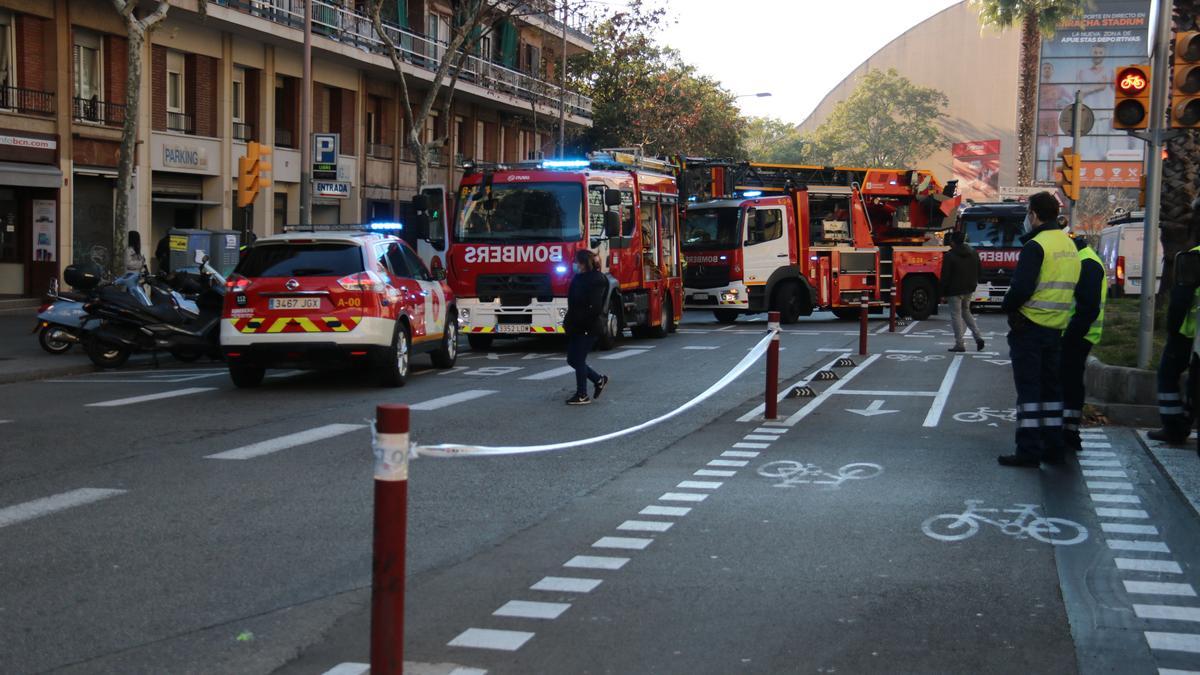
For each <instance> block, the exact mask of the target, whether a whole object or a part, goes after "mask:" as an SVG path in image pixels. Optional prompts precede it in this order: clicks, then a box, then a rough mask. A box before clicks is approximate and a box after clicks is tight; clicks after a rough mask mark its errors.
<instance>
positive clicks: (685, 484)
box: [675, 480, 724, 490]
mask: <svg viewBox="0 0 1200 675" xmlns="http://www.w3.org/2000/svg"><path fill="white" fill-rule="evenodd" d="M722 485H724V483H722V482H721V481H716V480H712V481H709V480H685V481H682V482H680V483H679V485H676V486H675V487H677V488H679V489H681V490H716V489H717V488H719V487H721V486H722Z"/></svg>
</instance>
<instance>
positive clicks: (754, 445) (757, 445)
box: [733, 443, 771, 450]
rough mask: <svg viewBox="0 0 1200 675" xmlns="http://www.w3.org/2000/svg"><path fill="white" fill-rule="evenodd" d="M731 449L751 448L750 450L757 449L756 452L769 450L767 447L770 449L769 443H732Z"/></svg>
mask: <svg viewBox="0 0 1200 675" xmlns="http://www.w3.org/2000/svg"><path fill="white" fill-rule="evenodd" d="M733 447H735V448H752V449H757V450H764V449H766V448H769V447H771V444H770V443H734V444H733Z"/></svg>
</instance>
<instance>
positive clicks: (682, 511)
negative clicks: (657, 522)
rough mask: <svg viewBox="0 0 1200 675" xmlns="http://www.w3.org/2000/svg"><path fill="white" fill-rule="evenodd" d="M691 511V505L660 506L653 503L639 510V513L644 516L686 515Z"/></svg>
mask: <svg viewBox="0 0 1200 675" xmlns="http://www.w3.org/2000/svg"><path fill="white" fill-rule="evenodd" d="M691 511H692V509H691V507H689V506H659V505H657V504H651V505H650V506H647V507H646V508H644V509H642V510H641V511H638V514H639V515H643V516H686V515H687V514H689V513H691Z"/></svg>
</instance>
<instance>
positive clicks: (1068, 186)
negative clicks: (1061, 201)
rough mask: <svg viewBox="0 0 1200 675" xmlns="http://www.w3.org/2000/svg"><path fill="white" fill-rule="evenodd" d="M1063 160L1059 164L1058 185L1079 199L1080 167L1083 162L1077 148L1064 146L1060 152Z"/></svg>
mask: <svg viewBox="0 0 1200 675" xmlns="http://www.w3.org/2000/svg"><path fill="white" fill-rule="evenodd" d="M1058 157H1059V159H1060V160H1062V162H1061V163H1060V164H1059V165H1058V173H1059V177H1058V186H1059V187H1060V188H1062V191H1063V194H1065V195H1066V196H1067V197H1069V198H1071V199H1072V200H1075V201H1078V200H1079V187H1080V185H1079V169H1080V164H1081V162H1080V161H1079V155H1077V154H1075V148H1063V149H1062V152H1060V153H1059V154H1058Z"/></svg>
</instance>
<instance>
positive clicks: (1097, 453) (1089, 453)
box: [1078, 450, 1117, 459]
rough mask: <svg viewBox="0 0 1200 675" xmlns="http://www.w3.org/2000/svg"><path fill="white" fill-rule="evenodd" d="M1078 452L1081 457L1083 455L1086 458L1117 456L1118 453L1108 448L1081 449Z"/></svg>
mask: <svg viewBox="0 0 1200 675" xmlns="http://www.w3.org/2000/svg"><path fill="white" fill-rule="evenodd" d="M1078 454H1079V456H1080V457H1083V458H1084V459H1093V458H1096V457H1116V456H1117V453H1115V452H1109V451H1107V450H1080V451H1079V453H1078Z"/></svg>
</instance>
